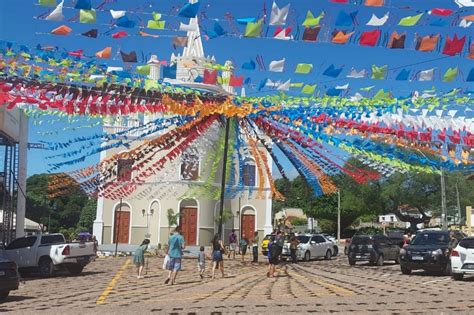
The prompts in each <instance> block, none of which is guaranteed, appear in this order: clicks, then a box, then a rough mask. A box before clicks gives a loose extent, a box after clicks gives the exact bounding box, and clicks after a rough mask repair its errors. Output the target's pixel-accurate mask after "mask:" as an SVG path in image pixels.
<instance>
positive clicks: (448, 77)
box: [443, 67, 458, 82]
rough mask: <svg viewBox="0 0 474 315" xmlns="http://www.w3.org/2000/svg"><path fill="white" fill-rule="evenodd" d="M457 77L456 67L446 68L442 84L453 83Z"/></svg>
mask: <svg viewBox="0 0 474 315" xmlns="http://www.w3.org/2000/svg"><path fill="white" fill-rule="evenodd" d="M457 75H458V67H454V68H448V70H446V72H445V73H444V75H443V82H453V81H454V80H456V76H457Z"/></svg>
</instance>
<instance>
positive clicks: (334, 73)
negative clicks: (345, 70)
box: [323, 64, 342, 78]
mask: <svg viewBox="0 0 474 315" xmlns="http://www.w3.org/2000/svg"><path fill="white" fill-rule="evenodd" d="M341 72H342V67H341V68H339V69H336V67H335V66H334V65H333V64H331V65H330V66H329V67H328V68H327V69H326V70H324V72H323V75H325V76H328V77H332V78H337V77H338V76H339V74H341Z"/></svg>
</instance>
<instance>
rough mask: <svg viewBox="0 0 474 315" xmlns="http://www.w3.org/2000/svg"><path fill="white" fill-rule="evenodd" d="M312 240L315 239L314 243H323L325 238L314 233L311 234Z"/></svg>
mask: <svg viewBox="0 0 474 315" xmlns="http://www.w3.org/2000/svg"><path fill="white" fill-rule="evenodd" d="M313 241H315V242H316V243H325V242H326V239H325V238H324V237H322V236H321V235H315V236H313Z"/></svg>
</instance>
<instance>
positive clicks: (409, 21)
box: [398, 13, 423, 26]
mask: <svg viewBox="0 0 474 315" xmlns="http://www.w3.org/2000/svg"><path fill="white" fill-rule="evenodd" d="M422 16H423V13H420V14H418V15H413V16H407V17H404V18H402V19H401V20H400V22H398V25H401V26H414V25H415V24H416V23H418V21H419V20H420V19H421V17H422Z"/></svg>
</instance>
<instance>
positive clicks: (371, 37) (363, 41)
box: [359, 30, 381, 47]
mask: <svg viewBox="0 0 474 315" xmlns="http://www.w3.org/2000/svg"><path fill="white" fill-rule="evenodd" d="M380 34H381V31H380V30H373V31H368V32H363V33H362V35H361V36H360V40H359V43H360V45H361V46H372V47H373V46H375V45H376V44H377V41H378V40H379V37H380Z"/></svg>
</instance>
